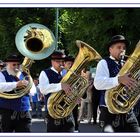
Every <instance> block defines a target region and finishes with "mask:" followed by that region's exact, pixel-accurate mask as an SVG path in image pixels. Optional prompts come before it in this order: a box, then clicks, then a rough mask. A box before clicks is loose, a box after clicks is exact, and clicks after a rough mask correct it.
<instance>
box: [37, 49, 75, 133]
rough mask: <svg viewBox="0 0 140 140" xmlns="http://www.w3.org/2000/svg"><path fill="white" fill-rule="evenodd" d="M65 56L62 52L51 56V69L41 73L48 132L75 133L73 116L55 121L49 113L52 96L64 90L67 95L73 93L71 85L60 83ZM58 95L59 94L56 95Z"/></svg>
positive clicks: (40, 80)
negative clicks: (49, 100)
mask: <svg viewBox="0 0 140 140" xmlns="http://www.w3.org/2000/svg"><path fill="white" fill-rule="evenodd" d="M64 59H65V56H64V54H63V53H62V52H60V51H55V52H53V54H52V55H51V65H52V66H51V67H50V68H48V69H45V70H43V71H42V72H41V74H40V76H39V88H40V91H41V93H42V94H44V95H45V106H46V117H47V132H74V120H73V116H72V114H70V115H68V116H67V117H64V118H61V119H54V118H53V117H51V115H50V114H49V111H48V106H47V103H48V99H49V98H50V96H51V94H53V93H54V92H58V91H61V90H64V91H65V93H66V94H69V93H70V92H71V87H70V85H69V84H66V83H60V81H61V79H62V69H63V67H64ZM56 94H57V93H56Z"/></svg>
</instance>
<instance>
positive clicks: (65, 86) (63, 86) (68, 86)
mask: <svg viewBox="0 0 140 140" xmlns="http://www.w3.org/2000/svg"><path fill="white" fill-rule="evenodd" d="M61 86H62V90H64V91H65V93H66V94H70V93H71V92H72V89H71V87H70V85H69V84H66V83H61Z"/></svg>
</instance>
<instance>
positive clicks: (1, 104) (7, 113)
mask: <svg viewBox="0 0 140 140" xmlns="http://www.w3.org/2000/svg"><path fill="white" fill-rule="evenodd" d="M20 62H21V58H20V57H19V56H18V55H10V56H8V57H7V59H6V60H5V63H6V69H5V70H3V71H2V72H0V94H2V93H9V94H11V95H12V93H14V89H15V88H20V87H23V86H25V87H26V85H27V83H28V81H27V80H20V79H19V78H18V77H17V76H16V75H17V72H18V69H19V67H20ZM21 74H22V73H21ZM20 76H21V75H20ZM32 90H33V89H32ZM29 108H30V102H29V95H28V94H27V95H24V96H22V97H20V98H16V99H5V98H2V97H1V98H0V129H1V131H2V132H30V126H31V115H30V112H29Z"/></svg>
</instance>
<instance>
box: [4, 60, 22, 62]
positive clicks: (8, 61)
mask: <svg viewBox="0 0 140 140" xmlns="http://www.w3.org/2000/svg"><path fill="white" fill-rule="evenodd" d="M20 61H21V60H15V59H11V60H10V59H9V60H5V62H20Z"/></svg>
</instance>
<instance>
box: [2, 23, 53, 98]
mask: <svg viewBox="0 0 140 140" xmlns="http://www.w3.org/2000/svg"><path fill="white" fill-rule="evenodd" d="M15 43H16V46H17V49H18V50H19V52H20V53H21V54H22V55H24V56H25V58H24V60H23V62H22V64H21V69H20V70H19V72H17V75H19V74H20V73H21V72H23V73H25V75H26V77H25V78H26V80H28V85H27V86H26V87H23V88H21V89H19V88H16V89H14V91H13V93H12V94H10V93H0V97H1V98H6V99H16V98H20V97H22V96H24V95H25V94H27V93H28V92H29V90H30V89H31V87H32V84H33V80H32V77H31V75H30V71H29V68H30V67H31V65H32V63H33V62H34V60H41V59H44V58H46V57H48V56H49V55H51V54H52V53H53V51H54V50H55V47H56V41H55V37H54V35H53V33H52V32H51V31H50V30H49V29H48V28H47V27H46V26H44V25H41V24H38V23H30V24H27V25H25V26H23V27H22V28H21V29H20V30H19V31H18V32H17V34H16V38H15Z"/></svg>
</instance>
